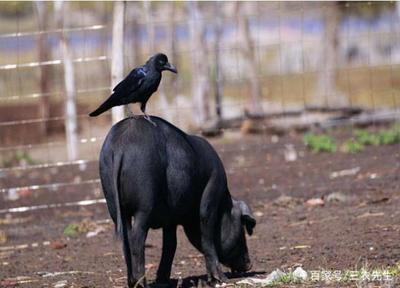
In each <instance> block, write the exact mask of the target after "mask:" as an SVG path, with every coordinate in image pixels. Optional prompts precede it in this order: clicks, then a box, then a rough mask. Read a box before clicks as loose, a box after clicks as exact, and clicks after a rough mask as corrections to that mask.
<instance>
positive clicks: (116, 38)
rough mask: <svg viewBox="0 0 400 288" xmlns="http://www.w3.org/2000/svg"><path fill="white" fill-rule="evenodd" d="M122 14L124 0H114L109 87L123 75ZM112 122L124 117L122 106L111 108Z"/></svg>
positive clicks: (123, 11)
mask: <svg viewBox="0 0 400 288" xmlns="http://www.w3.org/2000/svg"><path fill="white" fill-rule="evenodd" d="M124 15H125V1H115V2H114V15H113V31H112V47H111V50H112V51H111V53H112V56H111V86H112V87H111V89H112V88H114V87H115V86H116V85H117V84H118V83H119V82H120V81H121V80H122V79H123V77H124ZM111 111H112V122H113V124H115V123H117V122H118V121H120V120H122V119H123V118H124V114H125V113H124V107H123V106H117V107H113V108H112V110H111Z"/></svg>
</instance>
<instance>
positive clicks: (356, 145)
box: [340, 139, 364, 153]
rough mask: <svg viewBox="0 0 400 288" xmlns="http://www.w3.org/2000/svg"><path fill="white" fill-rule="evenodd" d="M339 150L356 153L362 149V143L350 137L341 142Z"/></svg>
mask: <svg viewBox="0 0 400 288" xmlns="http://www.w3.org/2000/svg"><path fill="white" fill-rule="evenodd" d="M340 150H341V151H343V152H345V153H357V152H361V151H363V150H364V145H363V144H362V143H360V142H358V141H357V140H355V139H350V140H348V141H346V142H344V143H343V145H342V146H341V149H340Z"/></svg>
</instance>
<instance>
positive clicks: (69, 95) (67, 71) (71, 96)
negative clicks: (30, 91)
mask: <svg viewBox="0 0 400 288" xmlns="http://www.w3.org/2000/svg"><path fill="white" fill-rule="evenodd" d="M54 10H55V16H56V23H57V27H58V28H59V29H62V32H61V34H60V35H61V36H60V45H61V53H62V59H63V64H64V65H63V66H64V85H65V98H64V116H65V120H64V123H65V136H66V139H67V155H68V160H75V159H76V158H77V156H78V151H77V138H78V137H77V129H78V128H77V126H78V125H77V115H76V99H75V98H76V97H75V96H76V95H75V91H76V89H75V75H74V64H73V62H72V53H71V50H70V47H69V41H68V37H67V35H66V33H65V32H64V28H65V25H64V2H63V1H54Z"/></svg>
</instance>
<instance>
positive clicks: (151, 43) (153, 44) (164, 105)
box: [142, 1, 172, 120]
mask: <svg viewBox="0 0 400 288" xmlns="http://www.w3.org/2000/svg"><path fill="white" fill-rule="evenodd" d="M142 3H143V11H144V16H145V22H146V31H147V43H148V50H147V51H148V53H149V54H150V55H153V54H155V53H158V52H160V51H158V48H157V39H156V26H155V23H154V19H153V13H152V8H154V6H153V5H152V2H151V1H143V2H142ZM168 60H170V59H168ZM171 63H172V62H171ZM158 93H159V95H160V106H161V110H162V111H163V112H164V117H166V118H167V119H168V120H170V119H169V118H170V117H169V114H168V113H167V112H168V111H169V107H170V105H169V102H168V99H167V95H166V93H165V89H164V85H160V86H159V88H158Z"/></svg>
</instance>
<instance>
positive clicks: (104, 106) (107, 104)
mask: <svg viewBox="0 0 400 288" xmlns="http://www.w3.org/2000/svg"><path fill="white" fill-rule="evenodd" d="M113 102H114V101H113V99H111V96H110V98H108V99H107V100H106V101H104V103H103V104H101V105H100V106H99V108H97V109H96V110H94V111H93V112H92V113H90V114H89V116H90V117H96V116H98V115H100V114H101V113H103V112H106V111H107V110H108V109H110V108H112V107H113V106H116V105H114V103H113Z"/></svg>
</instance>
